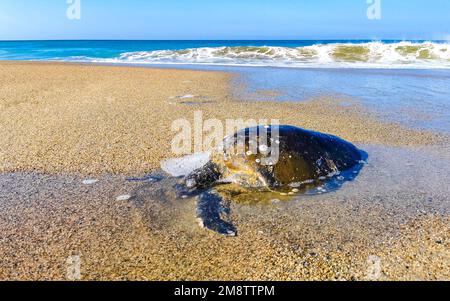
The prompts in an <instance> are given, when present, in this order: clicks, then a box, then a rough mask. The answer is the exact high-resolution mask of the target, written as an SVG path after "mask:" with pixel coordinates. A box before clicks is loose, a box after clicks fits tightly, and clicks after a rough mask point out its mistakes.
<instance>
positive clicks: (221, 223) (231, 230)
mask: <svg viewBox="0 0 450 301" xmlns="http://www.w3.org/2000/svg"><path fill="white" fill-rule="evenodd" d="M363 159H364V153H363V152H362V151H360V150H359V149H358V148H356V147H355V146H354V145H352V144H351V143H349V142H346V141H344V140H342V139H340V138H338V137H335V136H331V135H326V134H322V133H317V132H312V131H308V130H304V129H301V128H298V127H294V126H275V127H273V126H259V127H254V128H247V129H243V130H241V131H239V132H237V133H236V134H235V135H234V136H231V137H227V138H225V140H224V142H223V147H222V148H221V150H220V151H219V152H217V153H215V154H213V155H212V156H211V160H210V161H209V162H208V163H207V164H206V165H205V166H204V167H202V168H200V169H197V170H195V171H193V172H192V173H191V174H189V175H188V176H186V178H185V185H186V187H187V188H188V189H190V190H191V191H197V192H198V193H200V194H199V196H198V209H197V211H198V212H197V216H198V219H199V222H200V224H201V225H202V226H203V227H204V228H207V229H210V230H213V231H216V232H218V233H220V234H224V235H228V236H235V235H236V229H235V227H234V226H233V225H232V224H231V223H229V222H227V221H225V220H224V219H223V216H224V213H225V215H226V214H227V213H228V212H227V210H226V206H224V205H223V200H222V197H221V196H220V195H219V194H218V193H217V191H216V189H215V187H216V186H217V185H220V184H224V183H234V184H236V185H238V186H239V187H242V188H244V189H246V190H250V191H258V192H260V191H268V192H277V193H280V194H282V195H288V194H299V193H304V192H306V191H307V190H308V189H311V188H313V187H319V186H321V185H323V184H324V183H334V184H333V185H336V186H339V185H342V183H341V182H343V181H345V180H348V179H349V177H348V176H347V177H344V176H343V174H344V172H346V171H351V175H352V176H350V178H354V177H355V176H356V174H357V173H358V172H359V170H360V169H361V167H360V166H361V164H362V160H363ZM340 183H341V184H340ZM321 189H322V188H321ZM319 193H320V190H319Z"/></svg>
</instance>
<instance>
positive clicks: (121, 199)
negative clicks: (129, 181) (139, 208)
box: [116, 194, 132, 201]
mask: <svg viewBox="0 0 450 301" xmlns="http://www.w3.org/2000/svg"><path fill="white" fill-rule="evenodd" d="M131 198H132V196H131V195H129V194H124V195H119V196H118V197H117V198H116V201H128V200H129V199H131Z"/></svg>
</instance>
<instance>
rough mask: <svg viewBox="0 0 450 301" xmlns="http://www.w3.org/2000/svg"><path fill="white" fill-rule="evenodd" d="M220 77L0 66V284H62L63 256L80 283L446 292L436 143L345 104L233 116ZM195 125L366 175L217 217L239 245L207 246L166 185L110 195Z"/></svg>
mask: <svg viewBox="0 0 450 301" xmlns="http://www.w3.org/2000/svg"><path fill="white" fill-rule="evenodd" d="M234 76H236V75H235V74H231V73H223V72H212V71H191V70H175V69H154V68H139V67H125V66H123V67H111V66H94V65H71V64H60V63H24V62H1V63H0V258H1V260H0V279H19V280H48V279H50V280H53V279H55V280H64V279H67V259H68V257H70V256H79V258H80V259H81V274H82V279H83V280H91V279H92V280H124V279H126V280H319V279H320V280H366V279H368V280H377V279H381V280H416V279H423V280H436V279H444V280H448V279H450V251H449V250H450V248H449V238H450V237H449V233H450V220H449V209H450V199H449V196H450V188H449V187H448V184H447V179H448V177H447V176H448V175H449V174H450V168H449V167H450V158H449V156H448V150H449V149H450V147H449V145H450V144H449V137H448V136H446V135H444V134H438V133H436V132H432V131H429V130H420V129H412V128H407V127H405V126H404V125H400V124H396V123H392V122H388V121H386V120H382V119H380V118H378V116H377V114H375V113H374V112H372V111H371V110H370V109H368V108H366V107H365V106H364V105H363V104H361V103H360V102H358V101H357V100H356V99H344V98H339V97H331V96H330V97H320V98H312V99H310V100H308V101H303V102H283V103H280V102H276V101H264V102H258V101H251V102H249V101H246V99H239V97H238V96H237V94H236V93H235V91H234V90H233V89H232V79H233V78H234ZM262 94H264V95H265V96H267V95H268V96H272V95H276V91H263V93H262ZM186 96H189V97H186ZM344 103H345V105H343V104H344ZM349 104H350V105H349ZM195 111H202V112H203V116H204V119H208V118H216V119H219V120H225V119H236V118H243V119H251V118H254V119H257V120H259V119H278V120H280V122H281V123H282V124H290V125H295V126H299V127H303V128H307V129H311V130H315V131H320V132H325V133H330V134H333V135H337V136H339V137H342V138H343V139H346V140H348V141H350V142H352V143H355V144H356V145H358V146H360V147H362V148H363V149H364V150H367V151H368V153H369V155H370V159H369V164H368V165H367V167H366V168H365V170H364V171H363V173H362V174H361V176H360V177H359V178H358V179H357V180H356V181H355V182H354V183H350V184H348V185H347V186H346V187H344V188H343V189H341V190H339V191H337V192H335V193H331V194H326V195H321V196H315V197H311V198H301V197H299V198H298V199H295V200H293V201H292V202H280V203H277V204H271V205H248V204H239V203H235V204H231V209H232V219H233V222H234V223H235V224H236V225H238V227H239V235H238V236H237V237H236V238H225V237H220V236H218V235H217V234H215V233H210V232H208V231H205V230H202V229H200V228H199V227H198V225H197V224H196V221H195V204H196V201H195V199H187V200H178V199H176V198H175V197H174V196H173V195H171V193H172V192H170V190H169V191H167V189H166V188H167V187H170V185H174V180H173V179H170V178H164V179H163V180H161V181H158V182H155V183H141V182H130V181H126V178H127V177H130V176H142V175H146V174H150V173H157V172H159V170H160V164H161V161H163V160H166V159H170V158H173V157H174V155H173V154H172V152H171V140H172V139H173V137H174V135H175V133H174V132H173V131H172V130H171V126H172V123H173V121H174V120H177V119H180V118H186V119H187V120H190V121H192V119H193V116H194V112H195ZM86 179H95V180H96V182H93V183H91V184H88V185H87V184H85V183H86V182H85V183H84V184H83V181H85V180H86ZM161 191H162V192H161ZM162 194H163V196H162ZM121 195H129V196H130V197H129V199H127V200H118V199H117V197H118V196H121ZM164 200H167V201H164ZM374 271H375V272H374Z"/></svg>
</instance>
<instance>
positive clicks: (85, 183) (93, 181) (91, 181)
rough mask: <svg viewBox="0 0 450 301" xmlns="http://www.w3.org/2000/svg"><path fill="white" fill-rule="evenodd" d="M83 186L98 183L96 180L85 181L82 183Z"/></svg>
mask: <svg viewBox="0 0 450 301" xmlns="http://www.w3.org/2000/svg"><path fill="white" fill-rule="evenodd" d="M82 183H83V184H84V185H93V184H95V183H98V180H96V179H86V180H84V181H83V182H82Z"/></svg>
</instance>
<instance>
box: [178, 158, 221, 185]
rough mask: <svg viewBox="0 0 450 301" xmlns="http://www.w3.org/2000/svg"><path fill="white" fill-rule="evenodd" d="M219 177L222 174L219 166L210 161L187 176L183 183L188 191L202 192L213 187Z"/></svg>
mask: <svg viewBox="0 0 450 301" xmlns="http://www.w3.org/2000/svg"><path fill="white" fill-rule="evenodd" d="M221 177H222V173H221V172H220V168H219V166H218V165H217V164H215V163H214V162H212V161H210V162H208V163H207V164H206V165H205V166H203V167H202V168H199V169H196V170H194V171H193V172H192V173H190V174H189V175H187V176H186V178H185V179H184V182H185V185H186V187H187V188H188V189H192V190H193V189H199V190H204V189H208V188H211V187H212V186H214V184H215V183H216V182H217V181H218V180H220V178H221Z"/></svg>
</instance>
